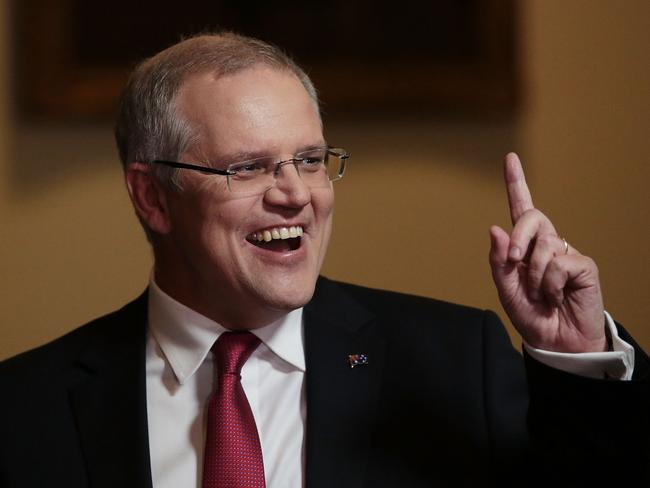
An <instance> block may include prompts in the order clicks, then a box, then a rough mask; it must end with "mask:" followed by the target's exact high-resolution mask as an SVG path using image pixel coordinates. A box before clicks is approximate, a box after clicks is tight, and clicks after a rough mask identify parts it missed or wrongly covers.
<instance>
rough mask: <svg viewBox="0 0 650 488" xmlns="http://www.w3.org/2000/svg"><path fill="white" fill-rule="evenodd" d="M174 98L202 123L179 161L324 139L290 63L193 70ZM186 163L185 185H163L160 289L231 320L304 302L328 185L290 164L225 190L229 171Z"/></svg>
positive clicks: (216, 161) (321, 252)
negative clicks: (226, 71)
mask: <svg viewBox="0 0 650 488" xmlns="http://www.w3.org/2000/svg"><path fill="white" fill-rule="evenodd" d="M177 100H178V109H179V110H180V111H181V113H182V114H183V115H184V116H185V117H186V118H187V119H188V120H189V121H190V123H191V124H192V125H193V126H194V127H195V128H198V129H199V131H200V138H199V142H198V143H197V144H196V145H195V146H194V147H192V148H191V150H189V151H188V152H187V153H186V154H183V155H181V158H180V160H181V161H183V162H190V163H202V162H209V164H210V165H212V166H214V167H217V168H222V169H223V168H225V166H227V165H228V164H230V163H234V162H239V161H242V160H246V159H252V158H255V157H259V156H277V157H278V160H279V159H289V158H291V157H292V156H293V155H294V154H296V153H297V152H300V151H302V150H305V149H309V148H312V147H315V146H323V145H325V141H324V138H323V133H322V128H321V122H320V117H319V115H318V112H317V109H316V106H315V104H314V102H313V100H312V99H311V98H310V97H309V95H308V94H307V92H306V90H305V89H304V87H303V86H302V84H301V83H300V81H299V80H298V79H297V78H296V77H295V76H294V75H293V74H290V73H288V72H284V71H278V70H274V69H272V68H268V67H264V66H257V67H253V68H249V69H246V70H244V71H242V72H240V73H237V74H234V75H230V76H226V77H222V78H218V79H215V78H214V76H213V75H212V74H202V75H197V76H194V77H191V78H190V79H189V80H188V81H187V82H186V83H184V85H183V87H182V89H181V91H180V93H179V96H178V99H177ZM181 171H182V174H181V179H180V181H181V184H182V186H183V190H182V191H181V192H174V191H172V190H169V191H168V192H167V198H168V207H169V219H170V224H171V227H170V229H171V230H170V232H169V234H168V235H166V236H165V237H164V238H163V244H162V246H161V248H160V251H161V252H160V253H159V252H157V253H156V254H157V255H156V259H157V262H156V279H157V281H158V283H159V285H160V286H161V287H162V288H163V290H165V291H167V292H168V293H170V294H171V295H172V296H174V297H175V298H177V299H178V300H179V301H181V302H183V303H185V304H186V305H188V306H190V307H191V308H193V309H195V310H197V311H199V312H201V313H203V314H205V315H207V316H209V317H211V318H213V319H215V320H217V321H219V322H221V323H222V324H223V325H224V326H227V327H231V328H239V327H244V328H252V327H258V326H262V325H265V324H266V323H268V322H270V321H272V320H274V319H275V318H277V317H278V316H279V315H281V314H283V313H286V312H287V311H289V310H292V309H295V308H298V307H300V306H303V305H304V304H305V303H307V302H308V301H309V299H310V298H311V296H312V294H313V290H314V285H315V282H316V278H317V276H318V273H319V270H320V268H321V264H322V262H323V258H324V256H325V251H326V249H327V244H328V241H329V236H330V230H331V225H332V209H333V205H334V193H333V191H332V187H331V184H330V185H329V186H327V187H324V188H309V187H307V186H306V185H305V184H304V183H303V181H302V180H301V179H300V177H299V176H298V174H297V173H296V170H295V168H294V167H293V165H290V164H289V165H285V166H283V167H282V169H281V171H280V174H279V175H278V177H277V180H276V185H275V186H274V187H272V188H270V189H269V190H267V191H266V192H264V193H260V194H257V195H245V196H242V195H237V194H235V193H231V192H230V191H229V189H228V187H227V179H226V177H225V176H220V175H206V174H202V173H199V172H194V171H187V170H181ZM292 227H295V228H299V229H301V230H302V236H301V237H298V238H293V239H273V240H272V241H270V242H268V243H265V242H262V243H260V242H258V241H257V239H255V238H253V236H256V235H258V234H259V233H262V235H263V234H264V231H269V233H270V234H271V236H276V237H277V234H283V233H284V232H285V231H286V230H291V228H292ZM298 232H300V231H298Z"/></svg>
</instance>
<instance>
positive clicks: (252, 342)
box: [212, 332, 260, 376]
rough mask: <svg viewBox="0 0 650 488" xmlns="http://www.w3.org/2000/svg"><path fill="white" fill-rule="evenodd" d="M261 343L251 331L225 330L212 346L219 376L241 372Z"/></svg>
mask: <svg viewBox="0 0 650 488" xmlns="http://www.w3.org/2000/svg"><path fill="white" fill-rule="evenodd" d="M259 344H260V340H259V339H258V338H257V337H256V336H255V335H253V334H251V333H250V332H224V333H223V334H221V335H220V336H219V339H217V341H216V342H215V343H214V345H213V346H212V352H213V353H214V355H215V357H216V360H217V372H218V374H219V376H221V375H224V374H234V375H239V374H241V369H242V366H244V363H245V362H246V360H247V359H248V358H249V356H250V355H251V354H252V353H253V351H254V350H255V348H257V346H258V345H259Z"/></svg>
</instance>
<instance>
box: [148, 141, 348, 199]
mask: <svg viewBox="0 0 650 488" xmlns="http://www.w3.org/2000/svg"><path fill="white" fill-rule="evenodd" d="M318 149H325V150H326V151H327V154H328V155H330V156H335V157H336V158H338V160H339V171H338V174H337V175H336V176H335V177H334V178H332V179H329V178H328V179H329V181H338V180H340V179H341V178H343V175H344V173H345V165H346V160H347V159H348V158H349V157H350V153H348V152H347V151H346V150H345V149H343V148H341V147H332V146H326V147H316V148H313V149H308V150H307V151H310V150H318ZM305 152H306V151H305ZM304 160H305V158H295V157H294V158H290V159H283V160H280V161H277V162H276V163H274V164H275V169H274V171H273V176H274V177H277V175H278V173H279V172H280V168H281V167H282V166H284V165H285V164H289V163H291V164H293V165H294V167H295V168H296V171H297V172H298V175H300V170H299V169H298V167H297V166H296V163H299V162H301V161H304ZM250 161H254V160H250ZM246 162H247V161H239V162H236V163H232V164H229V165H228V166H234V165H236V164H237V165H239V164H242V163H246ZM151 163H152V164H161V165H163V166H169V167H170V168H177V169H189V170H192V171H198V172H200V173H204V174H210V175H220V176H226V177H230V176H234V175H236V174H237V173H236V172H235V171H231V170H228V169H217V168H210V167H208V166H201V165H199V164H194V163H181V162H179V161H167V160H164V159H154V160H153V161H151ZM269 188H272V187H269ZM228 189H229V190H230V191H231V192H232V193H238V192H236V191H233V189H232V188H231V186H230V178H228ZM267 190H268V188H267ZM264 191H266V190H264Z"/></svg>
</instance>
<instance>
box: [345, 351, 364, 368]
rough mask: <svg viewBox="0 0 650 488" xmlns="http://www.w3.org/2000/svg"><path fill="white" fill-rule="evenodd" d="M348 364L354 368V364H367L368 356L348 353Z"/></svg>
mask: <svg viewBox="0 0 650 488" xmlns="http://www.w3.org/2000/svg"><path fill="white" fill-rule="evenodd" d="M348 364H349V365H350V368H354V367H355V366H363V365H365V364H368V356H366V355H365V354H350V355H349V356H348Z"/></svg>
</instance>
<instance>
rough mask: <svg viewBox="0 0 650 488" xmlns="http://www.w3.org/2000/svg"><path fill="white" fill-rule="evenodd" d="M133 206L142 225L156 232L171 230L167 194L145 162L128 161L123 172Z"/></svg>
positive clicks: (162, 232) (164, 232)
mask: <svg viewBox="0 0 650 488" xmlns="http://www.w3.org/2000/svg"><path fill="white" fill-rule="evenodd" d="M124 178H125V180H126V188H127V190H128V192H129V197H131V202H132V203H133V208H134V209H135V213H136V214H137V215H138V218H139V219H140V221H141V222H142V224H143V225H144V226H146V227H147V228H149V229H150V230H151V231H152V232H154V233H156V234H167V233H169V231H170V230H171V222H170V219H169V209H168V207H167V195H166V193H165V189H164V188H163V185H162V184H161V183H160V181H158V179H157V178H156V176H155V175H154V174H153V173H152V171H151V167H150V166H149V165H148V164H145V163H139V162H135V163H130V164H128V165H127V166H126V170H125V172H124Z"/></svg>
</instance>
